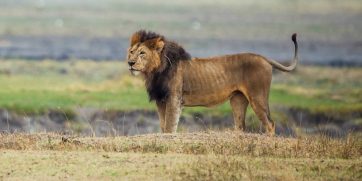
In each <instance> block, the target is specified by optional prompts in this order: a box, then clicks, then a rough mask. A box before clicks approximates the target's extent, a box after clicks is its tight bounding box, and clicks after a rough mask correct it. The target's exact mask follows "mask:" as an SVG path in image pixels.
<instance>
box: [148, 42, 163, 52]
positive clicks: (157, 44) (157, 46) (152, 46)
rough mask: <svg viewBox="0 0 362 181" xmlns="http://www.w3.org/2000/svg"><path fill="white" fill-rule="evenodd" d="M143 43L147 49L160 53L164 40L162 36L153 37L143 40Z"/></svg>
mask: <svg viewBox="0 0 362 181" xmlns="http://www.w3.org/2000/svg"><path fill="white" fill-rule="evenodd" d="M145 45H146V46H147V47H148V48H149V49H152V50H156V51H157V52H158V53H161V52H162V50H163V47H164V46H165V42H164V41H163V40H162V38H154V39H151V40H147V41H145Z"/></svg>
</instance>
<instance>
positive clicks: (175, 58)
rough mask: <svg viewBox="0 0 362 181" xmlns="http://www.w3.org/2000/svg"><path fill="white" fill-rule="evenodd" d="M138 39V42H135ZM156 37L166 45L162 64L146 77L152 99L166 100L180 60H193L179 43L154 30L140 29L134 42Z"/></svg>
mask: <svg viewBox="0 0 362 181" xmlns="http://www.w3.org/2000/svg"><path fill="white" fill-rule="evenodd" d="M135 36H136V38H135V39H138V40H139V41H138V42H134V37H135ZM154 38H161V40H162V41H164V43H165V45H164V48H163V50H162V52H161V55H160V58H161V66H160V67H159V68H158V69H157V70H156V71H155V72H153V73H151V75H147V77H146V88H147V92H148V96H149V99H150V101H154V100H155V101H164V100H165V99H167V98H168V96H169V92H170V89H169V87H168V86H169V85H168V83H169V81H170V79H171V78H172V77H173V76H174V73H175V71H176V68H177V66H178V63H179V62H180V61H187V60H191V55H190V54H189V53H188V52H186V50H185V49H184V48H183V47H182V46H180V45H179V44H177V43H175V42H173V41H168V40H167V39H166V38H165V37H164V36H162V35H159V34H157V33H154V32H150V31H148V32H146V31H144V30H141V31H138V32H136V33H135V35H134V36H133V37H132V40H131V46H132V43H142V42H145V41H147V40H151V39H154Z"/></svg>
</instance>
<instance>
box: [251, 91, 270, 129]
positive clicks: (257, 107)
mask: <svg viewBox="0 0 362 181" xmlns="http://www.w3.org/2000/svg"><path fill="white" fill-rule="evenodd" d="M250 104H251V107H252V108H253V110H254V112H255V114H256V116H257V117H258V118H259V120H260V121H261V122H262V123H263V126H264V128H265V130H266V132H267V133H268V134H269V135H274V133H275V125H274V121H273V120H272V119H271V118H270V113H269V106H268V98H267V96H266V97H265V96H256V97H251V99H250Z"/></svg>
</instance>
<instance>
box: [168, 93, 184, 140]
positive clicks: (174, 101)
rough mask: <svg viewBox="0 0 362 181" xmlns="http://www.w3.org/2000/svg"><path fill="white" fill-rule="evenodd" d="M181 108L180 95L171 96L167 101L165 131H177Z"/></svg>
mask: <svg viewBox="0 0 362 181" xmlns="http://www.w3.org/2000/svg"><path fill="white" fill-rule="evenodd" d="M181 110H182V107H181V99H180V98H179V97H178V96H170V97H169V98H168V101H167V102H166V112H165V133H175V132H176V130H177V124H178V121H179V118H180V115H181Z"/></svg>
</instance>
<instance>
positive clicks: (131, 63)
mask: <svg viewBox="0 0 362 181" xmlns="http://www.w3.org/2000/svg"><path fill="white" fill-rule="evenodd" d="M135 63H136V62H134V61H129V62H128V65H129V66H131V67H132V66H133V65H134V64H135Z"/></svg>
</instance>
